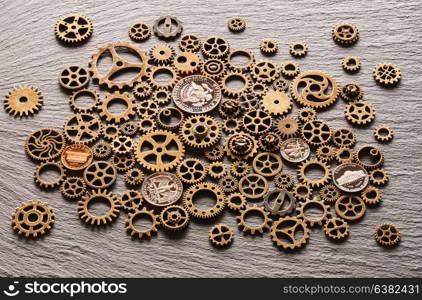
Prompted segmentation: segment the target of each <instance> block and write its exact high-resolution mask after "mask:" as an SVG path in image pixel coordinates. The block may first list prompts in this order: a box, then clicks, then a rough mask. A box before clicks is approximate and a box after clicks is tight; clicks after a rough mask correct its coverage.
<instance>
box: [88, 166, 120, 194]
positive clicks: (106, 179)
mask: <svg viewBox="0 0 422 300" xmlns="http://www.w3.org/2000/svg"><path fill="white" fill-rule="evenodd" d="M83 176H84V180H85V182H86V183H87V185H88V186H89V187H91V188H93V189H98V188H107V187H109V186H111V185H112V184H113V183H114V182H115V181H116V178H117V171H116V168H115V166H114V165H113V164H111V163H110V162H107V161H95V162H93V163H91V164H90V165H89V166H88V167H87V168H86V169H85V170H84V175H83Z"/></svg>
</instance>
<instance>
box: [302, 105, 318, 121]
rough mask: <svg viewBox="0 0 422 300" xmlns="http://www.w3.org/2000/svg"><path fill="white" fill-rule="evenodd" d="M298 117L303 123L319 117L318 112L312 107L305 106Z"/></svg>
mask: <svg viewBox="0 0 422 300" xmlns="http://www.w3.org/2000/svg"><path fill="white" fill-rule="evenodd" d="M298 118H299V121H300V122H302V123H306V122H309V121H314V120H316V118H317V113H316V111H315V110H314V109H313V108H311V107H303V108H301V109H300V110H299V112H298Z"/></svg>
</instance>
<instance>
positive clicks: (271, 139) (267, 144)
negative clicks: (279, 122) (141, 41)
mask: <svg viewBox="0 0 422 300" xmlns="http://www.w3.org/2000/svg"><path fill="white" fill-rule="evenodd" d="M258 145H259V148H261V149H262V150H264V151H268V152H273V151H277V150H279V149H280V146H281V137H280V136H279V135H278V134H277V133H275V132H267V133H264V134H263V135H261V136H260V137H259V139H258Z"/></svg>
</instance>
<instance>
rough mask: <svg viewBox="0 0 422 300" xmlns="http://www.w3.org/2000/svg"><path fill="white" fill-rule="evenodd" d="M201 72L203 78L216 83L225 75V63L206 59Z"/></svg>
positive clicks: (219, 60)
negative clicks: (205, 77)
mask: <svg viewBox="0 0 422 300" xmlns="http://www.w3.org/2000/svg"><path fill="white" fill-rule="evenodd" d="M201 71H202V74H204V75H205V76H207V77H209V78H211V79H214V80H217V81H218V80H220V78H221V77H223V76H224V75H225V74H226V73H227V63H226V62H225V61H224V60H221V59H218V58H208V59H206V60H205V61H204V63H203V64H202V66H201Z"/></svg>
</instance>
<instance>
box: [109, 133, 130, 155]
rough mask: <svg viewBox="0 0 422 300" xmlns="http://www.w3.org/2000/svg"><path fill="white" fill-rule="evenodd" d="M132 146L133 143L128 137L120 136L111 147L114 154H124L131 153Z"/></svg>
mask: <svg viewBox="0 0 422 300" xmlns="http://www.w3.org/2000/svg"><path fill="white" fill-rule="evenodd" d="M134 144H135V143H134V141H133V140H132V139H131V138H130V137H128V136H125V135H120V136H118V137H116V138H115V139H114V140H113V142H112V143H111V146H112V147H113V150H114V152H115V153H117V154H126V153H130V152H132V150H133V147H134Z"/></svg>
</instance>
